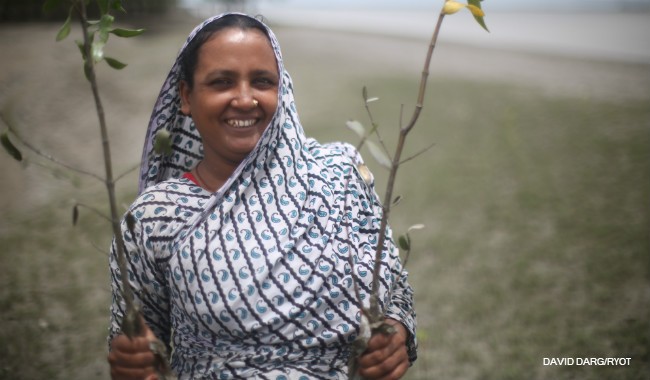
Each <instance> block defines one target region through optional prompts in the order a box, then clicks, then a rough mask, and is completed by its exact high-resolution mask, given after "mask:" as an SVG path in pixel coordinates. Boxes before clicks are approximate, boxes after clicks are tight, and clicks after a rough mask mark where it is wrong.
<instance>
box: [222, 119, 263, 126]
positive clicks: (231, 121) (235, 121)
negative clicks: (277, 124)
mask: <svg viewBox="0 0 650 380" xmlns="http://www.w3.org/2000/svg"><path fill="white" fill-rule="evenodd" d="M256 122H257V119H247V120H241V119H228V120H226V123H228V125H230V126H231V127H235V128H246V127H250V126H252V125H253V124H255V123H256Z"/></svg>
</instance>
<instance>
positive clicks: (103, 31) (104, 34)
mask: <svg viewBox="0 0 650 380" xmlns="http://www.w3.org/2000/svg"><path fill="white" fill-rule="evenodd" d="M113 21H115V17H113V16H111V15H108V14H106V15H103V16H102V18H101V19H100V20H99V26H98V28H99V41H101V42H103V43H106V41H108V36H109V34H108V33H110V30H109V28H110V27H111V25H113Z"/></svg>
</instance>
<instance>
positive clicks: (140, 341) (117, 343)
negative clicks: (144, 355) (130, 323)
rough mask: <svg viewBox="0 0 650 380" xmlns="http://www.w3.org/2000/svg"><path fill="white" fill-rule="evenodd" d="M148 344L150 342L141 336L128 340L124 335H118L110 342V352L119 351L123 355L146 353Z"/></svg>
mask: <svg viewBox="0 0 650 380" xmlns="http://www.w3.org/2000/svg"><path fill="white" fill-rule="evenodd" d="M149 342H150V340H149V339H148V338H146V337H143V336H141V337H134V338H129V337H128V336H126V335H124V334H120V335H118V336H116V337H115V338H113V340H112V341H111V351H120V352H124V353H126V352H142V351H148V350H149Z"/></svg>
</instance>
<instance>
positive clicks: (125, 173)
mask: <svg viewBox="0 0 650 380" xmlns="http://www.w3.org/2000/svg"><path fill="white" fill-rule="evenodd" d="M139 167H140V164H136V165H134V166H133V167H131V168H129V169H127V170H126V171H125V172H123V173H122V174H120V175H118V176H117V177H115V180H114V181H113V182H116V183H117V182H118V181H119V180H121V179H122V178H124V177H125V176H127V175H128V174H130V173H132V172H134V171H135V170H137V169H138V168H139Z"/></svg>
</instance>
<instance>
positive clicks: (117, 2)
mask: <svg viewBox="0 0 650 380" xmlns="http://www.w3.org/2000/svg"><path fill="white" fill-rule="evenodd" d="M111 9H113V10H115V11H120V12H124V13H126V9H124V8H123V7H122V0H113V2H112V3H111Z"/></svg>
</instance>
